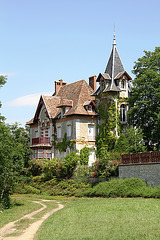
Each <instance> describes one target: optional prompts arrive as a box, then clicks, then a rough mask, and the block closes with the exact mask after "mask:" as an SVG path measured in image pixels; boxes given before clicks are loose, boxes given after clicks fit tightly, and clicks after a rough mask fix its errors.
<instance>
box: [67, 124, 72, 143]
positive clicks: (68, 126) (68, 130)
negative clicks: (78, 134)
mask: <svg viewBox="0 0 160 240" xmlns="http://www.w3.org/2000/svg"><path fill="white" fill-rule="evenodd" d="M69 140H71V125H67V141H69Z"/></svg>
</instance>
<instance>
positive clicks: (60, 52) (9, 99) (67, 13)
mask: <svg viewBox="0 0 160 240" xmlns="http://www.w3.org/2000/svg"><path fill="white" fill-rule="evenodd" d="M0 9H1V13H0V32H1V36H0V56H1V57H0V75H7V83H6V84H5V85H4V86H3V87H2V88H1V89H0V101H1V103H2V108H1V109H0V112H1V115H3V116H5V118H6V123H9V124H12V123H15V122H18V123H20V124H21V125H22V126H24V125H25V123H26V122H27V121H29V120H30V119H32V118H33V117H34V114H35V111H36V107H37V104H38V101H39V98H40V95H41V94H43V95H52V94H53V93H54V81H57V80H59V79H63V80H64V81H65V82H67V83H71V82H75V81H78V80H82V79H85V80H86V81H87V82H88V77H90V76H93V75H97V76H98V74H99V73H100V72H101V73H103V72H104V70H105V67H106V64H107V61H108V59H109V56H110V53H111V49H112V43H113V33H114V25H115V35H116V43H117V49H118V52H119V55H120V58H121V60H122V63H123V65H124V68H125V70H126V71H127V72H128V74H129V75H130V76H131V77H132V78H133V79H134V75H133V74H132V69H133V66H134V62H135V61H137V59H138V58H140V57H142V56H143V55H144V50H146V51H154V49H155V47H158V46H160V14H159V10H160V1H159V0H152V1H151V0H134V1H133V0H121V1H119V0H113V1H111V0H0Z"/></svg>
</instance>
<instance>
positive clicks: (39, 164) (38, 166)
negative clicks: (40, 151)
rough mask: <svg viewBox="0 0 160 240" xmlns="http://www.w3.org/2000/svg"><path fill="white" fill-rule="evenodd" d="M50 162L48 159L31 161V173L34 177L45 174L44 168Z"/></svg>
mask: <svg viewBox="0 0 160 240" xmlns="http://www.w3.org/2000/svg"><path fill="white" fill-rule="evenodd" d="M47 162H49V160H47V159H31V160H30V162H29V168H28V169H29V171H30V172H31V174H32V176H39V175H41V174H42V172H43V166H44V164H45V163H47Z"/></svg>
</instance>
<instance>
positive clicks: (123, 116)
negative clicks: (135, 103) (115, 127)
mask: <svg viewBox="0 0 160 240" xmlns="http://www.w3.org/2000/svg"><path fill="white" fill-rule="evenodd" d="M126 113H127V106H126V105H125V104H122V105H121V106H120V121H121V122H126V121H127V114H126Z"/></svg>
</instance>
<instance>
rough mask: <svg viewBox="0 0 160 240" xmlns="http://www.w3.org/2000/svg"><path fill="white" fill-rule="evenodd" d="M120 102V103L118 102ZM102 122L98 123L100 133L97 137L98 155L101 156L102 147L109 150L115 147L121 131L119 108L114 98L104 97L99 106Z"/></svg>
mask: <svg viewBox="0 0 160 240" xmlns="http://www.w3.org/2000/svg"><path fill="white" fill-rule="evenodd" d="M117 104H118V103H117ZM98 114H99V117H100V124H99V125H98V135H97V138H96V145H97V156H98V157H99V156H100V152H101V149H103V148H104V147H105V148H106V149H107V150H109V151H110V150H112V149H113V148H114V145H115V142H116V140H117V132H119V126H120V124H119V110H118V107H116V101H115V100H114V98H111V99H108V98H103V101H102V100H101V102H100V104H99V106H98Z"/></svg>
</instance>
